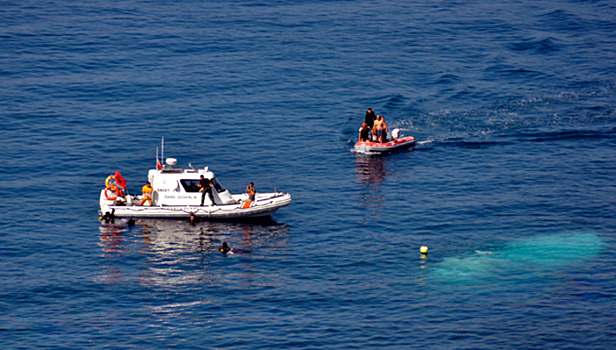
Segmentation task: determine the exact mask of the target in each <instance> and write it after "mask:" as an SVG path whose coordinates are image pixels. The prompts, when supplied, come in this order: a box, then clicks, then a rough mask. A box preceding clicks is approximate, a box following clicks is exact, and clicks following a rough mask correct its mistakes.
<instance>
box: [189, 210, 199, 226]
mask: <svg viewBox="0 0 616 350" xmlns="http://www.w3.org/2000/svg"><path fill="white" fill-rule="evenodd" d="M199 221H200V220H199V218H198V217H196V216H195V213H190V224H191V225H194V224H196V223H198V222H199Z"/></svg>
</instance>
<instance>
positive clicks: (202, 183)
mask: <svg viewBox="0 0 616 350" xmlns="http://www.w3.org/2000/svg"><path fill="white" fill-rule="evenodd" d="M211 184H212V180H210V179H206V178H205V177H204V176H203V175H201V179H200V180H199V184H198V185H197V186H198V187H201V206H203V202H204V201H205V194H206V193H207V194H208V195H209V196H210V200H211V201H212V205H216V202H214V195H212V187H211V186H210V185H211Z"/></svg>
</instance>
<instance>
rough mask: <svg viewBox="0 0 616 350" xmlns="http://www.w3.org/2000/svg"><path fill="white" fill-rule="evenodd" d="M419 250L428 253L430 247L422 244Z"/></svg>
mask: <svg viewBox="0 0 616 350" xmlns="http://www.w3.org/2000/svg"><path fill="white" fill-rule="evenodd" d="M419 252H420V253H421V254H425V255H427V254H428V247H426V246H425V245H422V246H421V248H419Z"/></svg>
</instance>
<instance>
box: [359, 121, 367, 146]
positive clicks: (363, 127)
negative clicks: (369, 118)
mask: <svg viewBox="0 0 616 350" xmlns="http://www.w3.org/2000/svg"><path fill="white" fill-rule="evenodd" d="M369 135H370V128H369V127H368V125H367V124H366V123H363V124H362V125H361V128H359V142H362V141H370V138H369V137H370V136H369Z"/></svg>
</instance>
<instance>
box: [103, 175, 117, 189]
mask: <svg viewBox="0 0 616 350" xmlns="http://www.w3.org/2000/svg"><path fill="white" fill-rule="evenodd" d="M113 184H115V176H114V175H109V176H107V179H106V180H105V187H109V186H110V185H113Z"/></svg>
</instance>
